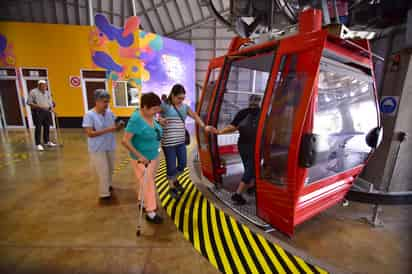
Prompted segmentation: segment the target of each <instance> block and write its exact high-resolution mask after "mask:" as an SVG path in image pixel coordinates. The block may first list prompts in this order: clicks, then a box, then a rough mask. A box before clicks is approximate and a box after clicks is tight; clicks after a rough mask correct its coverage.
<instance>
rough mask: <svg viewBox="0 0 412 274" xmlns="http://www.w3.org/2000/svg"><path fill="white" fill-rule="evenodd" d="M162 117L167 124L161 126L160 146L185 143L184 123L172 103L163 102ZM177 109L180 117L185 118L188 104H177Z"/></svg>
mask: <svg viewBox="0 0 412 274" xmlns="http://www.w3.org/2000/svg"><path fill="white" fill-rule="evenodd" d="M161 107H162V117H163V118H165V119H166V120H167V125H166V126H165V127H163V137H162V146H164V147H171V146H177V145H181V144H184V143H185V124H184V123H183V121H182V119H181V118H180V117H179V115H178V114H177V112H176V110H175V108H174V107H173V106H172V105H169V104H167V103H163V104H162V105H161ZM177 109H178V111H179V113H180V115H181V116H182V118H183V119H184V120H186V117H187V111H188V109H189V106H188V105H186V104H183V105H181V106H179V107H178V108H177Z"/></svg>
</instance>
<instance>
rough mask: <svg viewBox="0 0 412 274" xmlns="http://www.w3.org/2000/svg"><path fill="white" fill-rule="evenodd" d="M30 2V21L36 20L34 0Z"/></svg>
mask: <svg viewBox="0 0 412 274" xmlns="http://www.w3.org/2000/svg"><path fill="white" fill-rule="evenodd" d="M28 3H29V14H30V22H35V21H34V12H33V2H32V1H30V2H28Z"/></svg>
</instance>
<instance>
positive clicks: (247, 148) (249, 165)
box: [237, 144, 255, 184]
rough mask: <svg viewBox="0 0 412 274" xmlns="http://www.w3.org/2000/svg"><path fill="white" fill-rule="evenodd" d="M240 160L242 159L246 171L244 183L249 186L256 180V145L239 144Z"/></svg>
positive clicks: (243, 177)
mask: <svg viewBox="0 0 412 274" xmlns="http://www.w3.org/2000/svg"><path fill="white" fill-rule="evenodd" d="M237 146H238V149H239V154H240V158H241V159H242V163H243V167H244V169H245V171H244V173H243V176H242V181H243V182H244V183H245V184H249V183H250V182H251V181H252V180H253V179H254V178H255V161H254V157H255V153H254V149H255V145H254V144H238V145H237Z"/></svg>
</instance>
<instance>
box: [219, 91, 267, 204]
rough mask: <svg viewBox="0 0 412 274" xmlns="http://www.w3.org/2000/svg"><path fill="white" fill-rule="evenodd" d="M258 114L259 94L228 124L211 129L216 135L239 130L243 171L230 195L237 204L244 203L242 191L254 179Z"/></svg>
mask: <svg viewBox="0 0 412 274" xmlns="http://www.w3.org/2000/svg"><path fill="white" fill-rule="evenodd" d="M259 114H260V96H259V95H252V96H250V98H249V107H248V108H245V109H242V110H240V111H239V112H238V113H237V114H236V116H235V118H234V119H233V121H232V122H231V123H230V125H228V126H226V127H225V128H223V129H221V130H217V129H213V130H212V131H211V132H212V133H215V134H218V135H219V134H227V133H232V132H236V131H239V140H238V142H237V145H238V150H239V154H240V157H241V158H242V163H243V167H244V173H243V177H242V181H241V182H240V184H239V186H238V188H237V190H236V193H234V194H233V195H232V201H233V202H235V203H236V204H238V205H244V204H245V203H246V200H245V199H244V198H243V196H242V193H243V191H244V190H245V189H246V188H248V187H249V185H250V184H251V183H252V181H254V179H255V164H254V157H255V143H256V132H257V127H258V123H259Z"/></svg>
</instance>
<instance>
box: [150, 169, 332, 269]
mask: <svg viewBox="0 0 412 274" xmlns="http://www.w3.org/2000/svg"><path fill="white" fill-rule="evenodd" d="M180 182H181V183H182V185H183V187H184V188H185V191H184V193H183V195H182V197H181V198H180V199H179V200H178V201H176V200H175V199H173V198H171V197H170V195H169V194H168V189H169V187H168V183H167V178H166V166H165V163H164V161H162V162H161V164H160V167H159V171H158V174H157V177H156V186H157V189H158V192H159V195H160V200H161V203H162V206H163V207H164V208H165V210H166V211H167V214H168V215H169V216H170V217H171V218H172V219H173V221H174V223H175V224H176V226H177V228H178V229H179V230H180V231H181V232H182V233H183V234H184V237H185V238H186V239H187V240H189V241H190V242H191V243H192V244H193V246H194V248H195V249H196V250H197V251H198V252H200V253H201V254H202V255H203V256H204V257H205V258H206V259H207V260H209V262H210V263H211V264H212V265H213V266H215V267H216V268H217V269H218V270H220V271H221V272H223V273H328V272H327V271H326V270H324V269H322V268H320V267H318V266H315V265H313V264H310V263H307V262H305V261H304V260H303V259H301V258H300V257H297V256H294V255H292V254H290V253H289V252H288V251H286V250H285V249H283V248H282V247H280V246H279V245H277V244H274V243H271V242H269V241H268V240H266V239H265V238H264V237H263V236H262V235H259V234H257V233H254V232H252V231H251V230H250V229H249V228H248V227H247V226H246V225H243V224H240V223H239V222H238V221H236V219H235V218H233V217H231V216H229V215H227V214H225V213H224V212H223V211H222V210H219V209H218V208H216V207H215V206H214V205H213V204H212V203H211V202H210V201H208V200H207V199H206V198H205V197H204V196H203V195H202V193H201V192H200V191H199V190H198V189H197V188H196V186H195V185H194V184H193V183H192V181H191V179H190V177H189V171H188V170H186V172H185V173H184V174H183V175H182V176H181V178H180Z"/></svg>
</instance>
